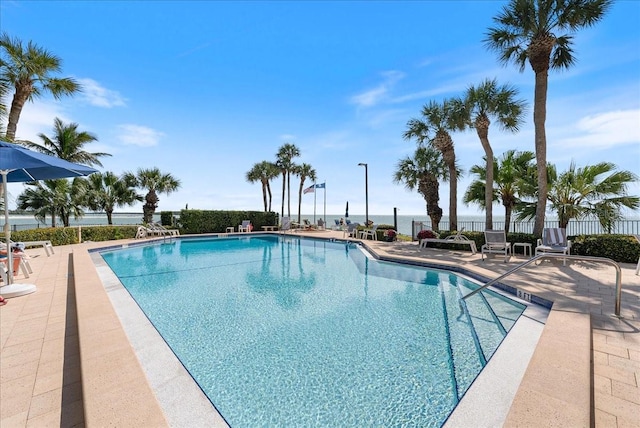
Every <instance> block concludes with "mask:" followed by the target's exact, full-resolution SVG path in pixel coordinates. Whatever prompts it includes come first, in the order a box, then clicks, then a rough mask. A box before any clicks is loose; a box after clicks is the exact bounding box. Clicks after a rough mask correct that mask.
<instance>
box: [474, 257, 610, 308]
mask: <svg viewBox="0 0 640 428" xmlns="http://www.w3.org/2000/svg"><path fill="white" fill-rule="evenodd" d="M540 259H573V260H584V261H591V262H603V263H609V264H610V265H613V266H614V267H615V268H616V302H615V305H616V306H615V314H616V316H617V317H619V316H620V300H621V298H622V270H621V269H620V266H619V265H618V263H616V262H615V261H613V260H611V259H607V258H605V257H592V256H568V255H564V254H540V255H537V256H535V257H533V258H532V259H529V260H527V261H525V262H522V263H520V264H519V265H518V266H516V267H514V268H513V269H510V270H508V271H507V272H505V273H503V274H502V275H500V276H499V277H497V278H495V279H492V280H491V281H489V282H487V283H486V284H484V285H482V286H481V287H480V288H477V289H475V290H473V291H472V292H471V293H469V294H467V295H465V296H462V298H463V299H466V298H467V297H471V296H473V295H474V294H476V293H478V292H479V291H481V290H482V289H484V288H487V287H489V286H491V285H493V284H495V283H496V282H498V281H500V280H501V279H503V278H506V277H507V276H509V275H511V274H512V273H514V272H516V271H518V270H520V269H522V268H523V267H525V266H527V265H529V264H531V263H533V262H535V261H537V260H540Z"/></svg>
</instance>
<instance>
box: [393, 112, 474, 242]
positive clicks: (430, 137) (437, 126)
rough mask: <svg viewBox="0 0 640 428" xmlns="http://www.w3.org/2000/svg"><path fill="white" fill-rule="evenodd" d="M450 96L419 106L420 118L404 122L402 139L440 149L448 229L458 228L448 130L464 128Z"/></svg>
mask: <svg viewBox="0 0 640 428" xmlns="http://www.w3.org/2000/svg"><path fill="white" fill-rule="evenodd" d="M459 107H460V106H459V104H457V103H455V102H453V101H452V100H445V101H443V102H442V103H440V104H439V103H437V102H435V101H430V102H429V104H427V105H425V106H424V107H423V108H422V119H411V120H410V121H409V122H408V123H407V130H406V131H405V133H404V139H405V140H409V139H411V138H416V139H417V141H418V144H419V145H422V144H424V143H428V144H431V145H432V146H433V147H434V148H436V149H437V150H439V151H440V152H441V153H442V159H443V160H444V162H445V164H446V165H447V168H448V170H449V230H451V231H453V230H457V229H458V174H459V172H458V167H457V165H456V153H455V150H454V146H453V139H452V138H451V134H450V133H449V132H450V131H457V130H462V129H464V112H463V110H461V109H460V108H459Z"/></svg>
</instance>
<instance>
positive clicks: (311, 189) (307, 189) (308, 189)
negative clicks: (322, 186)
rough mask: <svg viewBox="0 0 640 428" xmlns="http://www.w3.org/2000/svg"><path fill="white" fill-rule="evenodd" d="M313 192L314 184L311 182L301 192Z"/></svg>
mask: <svg viewBox="0 0 640 428" xmlns="http://www.w3.org/2000/svg"><path fill="white" fill-rule="evenodd" d="M313 192H315V189H314V186H313V184H312V185H311V186H309V187H307V188H306V189H304V191H303V192H302V193H304V194H305V195H306V194H307V193H313Z"/></svg>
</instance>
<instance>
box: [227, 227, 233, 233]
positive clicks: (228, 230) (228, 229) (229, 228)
mask: <svg viewBox="0 0 640 428" xmlns="http://www.w3.org/2000/svg"><path fill="white" fill-rule="evenodd" d="M234 231H235V229H234V227H233V226H229V227H227V233H233V232H234Z"/></svg>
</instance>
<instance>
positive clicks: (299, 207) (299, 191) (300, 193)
mask: <svg viewBox="0 0 640 428" xmlns="http://www.w3.org/2000/svg"><path fill="white" fill-rule="evenodd" d="M303 186H304V180H300V188H299V189H298V224H300V216H301V211H302V190H303Z"/></svg>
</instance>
